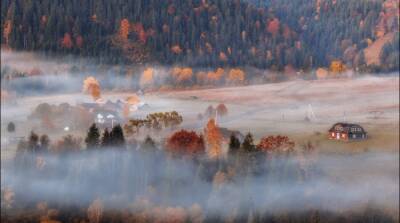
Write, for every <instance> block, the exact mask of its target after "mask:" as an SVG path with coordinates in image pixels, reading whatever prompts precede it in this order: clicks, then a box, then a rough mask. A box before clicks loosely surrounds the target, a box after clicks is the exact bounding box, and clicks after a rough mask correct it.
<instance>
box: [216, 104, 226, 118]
mask: <svg viewBox="0 0 400 223" xmlns="http://www.w3.org/2000/svg"><path fill="white" fill-rule="evenodd" d="M216 110H217V114H218V116H226V115H227V114H228V108H226V106H225V104H223V103H221V104H219V105H218V106H217V108H216Z"/></svg>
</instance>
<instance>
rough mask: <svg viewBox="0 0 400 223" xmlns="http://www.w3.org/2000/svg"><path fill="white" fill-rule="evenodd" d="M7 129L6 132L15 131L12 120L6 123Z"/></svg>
mask: <svg viewBox="0 0 400 223" xmlns="http://www.w3.org/2000/svg"><path fill="white" fill-rule="evenodd" d="M7 131H8V132H15V124H14V122H10V123H8V125H7Z"/></svg>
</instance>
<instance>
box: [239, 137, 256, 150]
mask: <svg viewBox="0 0 400 223" xmlns="http://www.w3.org/2000/svg"><path fill="white" fill-rule="evenodd" d="M255 148H256V146H255V144H254V139H253V135H252V134H251V133H250V132H249V133H247V134H246V136H245V137H244V140H243V143H242V147H241V149H242V151H244V152H252V151H254V150H255Z"/></svg>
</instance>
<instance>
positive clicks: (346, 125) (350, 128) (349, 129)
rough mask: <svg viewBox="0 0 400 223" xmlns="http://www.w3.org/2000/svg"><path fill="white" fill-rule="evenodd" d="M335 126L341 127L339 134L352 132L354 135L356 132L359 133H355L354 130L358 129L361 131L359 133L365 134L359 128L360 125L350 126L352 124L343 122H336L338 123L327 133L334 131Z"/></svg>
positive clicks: (362, 129)
mask: <svg viewBox="0 0 400 223" xmlns="http://www.w3.org/2000/svg"><path fill="white" fill-rule="evenodd" d="M337 126H341V127H342V130H341V132H346V133H353V132H354V133H357V132H359V131H355V129H358V128H360V129H361V132H362V133H365V130H364V128H363V127H361V126H360V125H358V124H352V123H344V122H338V123H336V124H334V125H333V126H332V127H331V128H330V129H329V131H330V132H332V131H336V129H335V127H337Z"/></svg>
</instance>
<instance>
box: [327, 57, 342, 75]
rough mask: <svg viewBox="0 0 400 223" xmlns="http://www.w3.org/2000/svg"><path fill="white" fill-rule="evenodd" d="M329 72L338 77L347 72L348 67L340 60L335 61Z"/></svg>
mask: <svg viewBox="0 0 400 223" xmlns="http://www.w3.org/2000/svg"><path fill="white" fill-rule="evenodd" d="M329 70H330V72H331V73H332V74H333V75H337V74H340V73H343V72H344V71H346V65H344V64H343V63H342V61H340V60H333V61H332V62H331V65H330V66H329Z"/></svg>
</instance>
